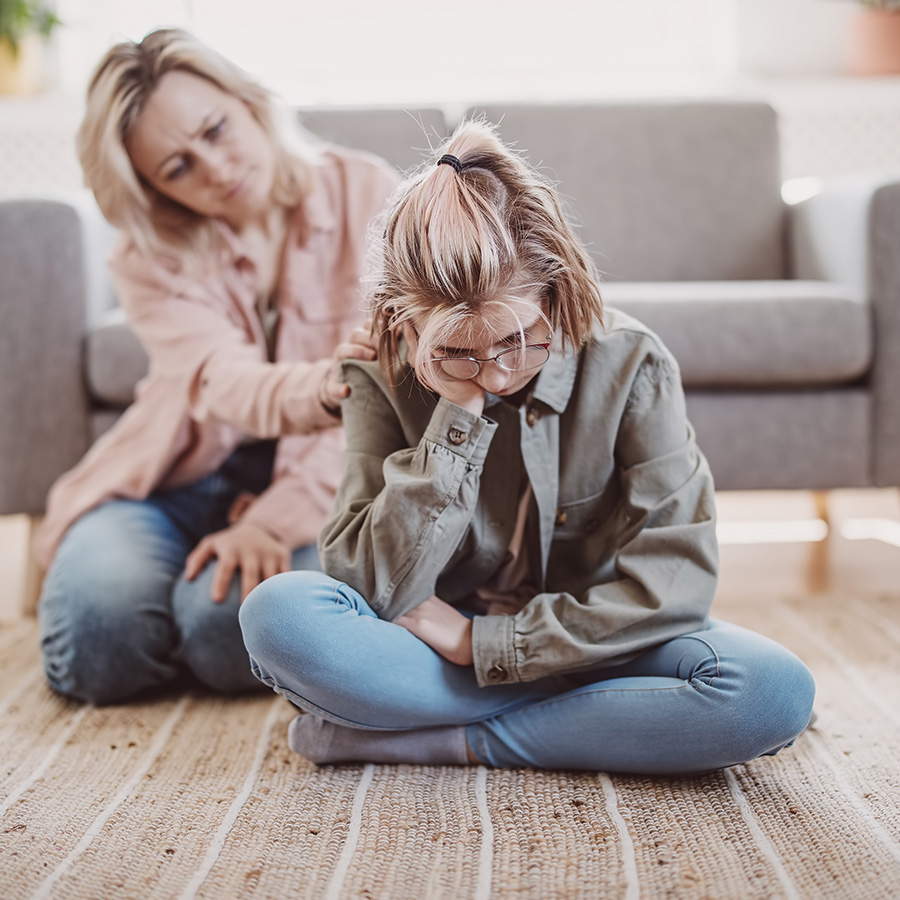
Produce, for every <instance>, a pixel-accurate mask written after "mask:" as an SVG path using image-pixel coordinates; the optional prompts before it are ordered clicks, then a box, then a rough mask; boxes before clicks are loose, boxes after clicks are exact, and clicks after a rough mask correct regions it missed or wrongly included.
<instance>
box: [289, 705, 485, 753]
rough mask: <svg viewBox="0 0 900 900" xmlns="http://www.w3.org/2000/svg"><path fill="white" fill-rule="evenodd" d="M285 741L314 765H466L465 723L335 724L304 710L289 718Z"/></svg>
mask: <svg viewBox="0 0 900 900" xmlns="http://www.w3.org/2000/svg"><path fill="white" fill-rule="evenodd" d="M288 744H289V745H290V748H291V750H293V751H294V752H295V753H299V754H300V755H301V756H303V757H305V758H306V759H308V760H309V761H310V762H314V763H316V764H317V765H327V764H329V763H343V762H373V763H412V764H414V765H433V766H465V765H469V758H468V755H467V754H466V729H465V726H464V725H449V726H446V727H443V728H417V729H413V730H411V731H374V730H372V729H369V728H348V727H347V726H346V725H335V724H334V722H328V721H326V720H325V719H322V718H320V717H319V716H314V715H311V714H306V715H302V716H297V718H296V719H294V720H293V722H291V724H290V726H289V727H288Z"/></svg>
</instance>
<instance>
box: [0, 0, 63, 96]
mask: <svg viewBox="0 0 900 900" xmlns="http://www.w3.org/2000/svg"><path fill="white" fill-rule="evenodd" d="M57 25H59V19H58V18H57V17H56V14H55V13H54V12H53V10H52V9H51V8H50V6H49V4H48V3H47V2H46V0H0V94H25V93H32V92H34V91H36V90H38V89H39V88H40V87H41V52H42V49H43V40H44V39H45V38H46V37H47V36H48V35H49V34H50V32H51V31H53V29H54V28H55V27H56V26H57Z"/></svg>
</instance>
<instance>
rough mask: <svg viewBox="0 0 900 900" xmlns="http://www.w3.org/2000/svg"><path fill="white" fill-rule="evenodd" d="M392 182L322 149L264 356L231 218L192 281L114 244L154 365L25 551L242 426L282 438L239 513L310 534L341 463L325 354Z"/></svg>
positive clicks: (207, 453)
mask: <svg viewBox="0 0 900 900" xmlns="http://www.w3.org/2000/svg"><path fill="white" fill-rule="evenodd" d="M396 181H397V176H396V173H395V172H394V170H393V169H391V168H390V167H389V166H388V165H387V164H386V163H383V162H382V161H381V160H379V159H377V158H375V157H372V156H369V155H368V154H364V153H360V152H356V151H350V150H345V149H342V148H337V147H330V148H328V149H327V150H325V151H323V152H322V153H321V155H320V159H319V163H318V166H317V178H316V181H315V185H314V187H313V190H312V192H311V193H310V194H309V195H308V196H307V197H306V198H305V199H304V201H303V202H302V203H301V204H300V206H299V207H298V209H297V212H296V215H295V216H294V218H293V220H292V222H291V225H290V229H289V232H288V236H287V243H286V247H285V254H284V261H283V268H282V272H281V279H280V282H279V294H278V303H279V309H280V320H279V327H278V336H277V344H276V348H275V362H274V363H270V362H268V360H267V358H266V342H265V337H264V334H263V330H262V327H261V325H260V322H259V318H258V315H257V313H256V310H255V301H256V296H257V293H258V292H257V287H256V271H255V268H254V266H253V264H252V263H251V262H250V260H249V259H247V257H246V256H245V255H244V253H243V251H242V247H241V243H240V241H239V239H238V238H237V237H236V236H235V235H234V233H233V232H231V231H230V229H228V228H227V226H225V225H224V224H223V225H222V234H223V237H224V242H223V250H222V253H221V255H220V257H219V258H218V259H215V260H210V262H209V265H208V266H207V267H206V274H205V275H203V276H202V277H194V278H187V277H185V276H184V275H182V274H180V273H179V272H177V271H174V270H173V269H172V268H169V267H166V266H165V265H164V264H162V263H161V262H160V261H159V260H157V259H154V258H150V257H148V256H147V255H145V254H143V253H141V252H140V251H139V250H138V249H137V248H136V247H135V245H134V243H133V242H132V241H130V240H128V239H125V238H122V239H120V242H119V243H118V245H117V246H116V248H115V249H114V251H113V254H112V256H111V258H110V269H111V272H112V276H113V281H114V283H115V286H116V289H117V293H118V296H119V300H120V302H121V304H122V307H123V309H124V311H125V314H126V316H127V318H128V321H129V323H130V325H131V327H132V328H133V329H134V331H135V333H136V334H137V336H138V338H139V339H140V341H141V343H142V344H143V345H144V347H145V348H146V350H147V353H148V355H149V357H150V370H149V372H148V374H147V376H146V378H144V379H143V380H142V381H141V383H140V384H139V385H138V388H137V391H136V398H135V401H134V403H133V404H132V405H131V406H130V407H129V408H128V409H127V410H126V412H125V413H124V415H123V416H122V417H121V418H120V419H119V420H118V421H117V422H116V424H115V425H114V426H113V428H112V429H111V430H110V431H108V432H107V433H106V434H104V435H103V436H102V437H101V438H100V439H99V440H98V441H97V442H96V443H95V444H94V445H93V446H92V447H91V449H90V450H89V451H88V453H87V454H86V455H85V457H84V458H83V459H82V460H81V462H79V463H78V465H77V466H75V468H74V469H72V470H71V471H69V472H67V473H66V474H65V475H63V476H62V477H61V478H59V479H58V480H57V482H56V483H55V484H54V485H53V487H52V489H51V491H50V495H49V497H48V500H47V514H46V517H45V519H44V522H43V525H42V526H41V529H40V531H39V532H38V535H37V539H36V541H35V548H34V549H35V554H36V556H37V558H38V560H39V561H40V562H41V563H42V564H44V565H45V566H46V565H48V564H49V562H50V560H51V559H52V557H53V554H54V553H55V551H56V548H57V546H58V545H59V541H60V540H61V538H62V536H63V534H64V533H65V531H66V529H67V528H68V527H69V526H70V525H71V524H72V522H74V521H75V520H76V519H77V518H78V517H79V516H81V515H82V514H84V513H85V512H87V511H88V510H89V509H92V508H93V507H95V506H97V505H99V504H100V503H102V502H104V501H105V500H108V499H110V498H112V497H128V498H135V499H143V498H145V497H146V496H147V495H148V494H150V492H151V491H153V490H154V489H155V488H157V487H177V486H179V485H184V484H189V483H191V482H192V481H195V480H197V479H199V478H202V477H203V476H205V475H208V474H209V473H210V472H213V471H215V469H217V468H218V467H219V465H221V463H222V462H224V460H225V459H226V458H227V457H228V455H229V454H230V453H231V452H232V451H233V450H234V449H235V447H236V446H237V445H238V444H239V443H240V441H241V439H242V438H243V436H244V435H247V434H249V435H253V436H256V437H260V438H274V437H280V440H279V442H278V448H277V451H276V455H275V471H274V476H273V481H272V484H271V485H270V486H269V488H268V489H267V490H266V491H265V492H264V493H262V494H261V495H260V496H259V497H258V498H257V499H256V500H255V501H254V502H253V504H252V505H251V506H250V508H249V509H248V510H247V512H246V513H245V517H246V518H247V519H248V520H250V521H255V522H258V523H259V524H260V525H261V526H263V527H264V528H265V529H266V530H267V531H269V532H271V533H272V534H274V535H276V536H278V537H279V538H281V539H282V540H283V541H284V542H285V543H286V544H288V545H289V546H290V547H299V546H302V545H303V544H308V543H312V542H313V541H315V539H316V536H317V534H318V532H319V529H320V528H321V526H322V525H323V524H324V522H325V519H326V517H327V515H328V514H329V512H330V510H331V504H332V501H333V499H334V494H335V491H336V489H337V486H338V484H339V482H340V477H341V470H342V467H343V452H342V451H343V429H341V428H335V427H332V426H334V424H335V420H334V418H333V417H332V416H331V415H330V414H329V413H328V412H327V411H326V410H325V409H324V408H323V407H322V405H321V403H320V402H319V400H318V386H319V382H320V379H321V378H322V375H323V371H324V370H325V369H327V368H328V366H329V364H330V360H329V359H327V357H328V356H329V354H330V353H331V352H332V350H333V349H334V347H335V346H336V345H337V344H338V343H339V342H340V341H341V340H342V339H343V338H344V337H346V336H347V334H348V333H349V331H350V330H352V328H353V327H354V326H355V325H357V324H359V323H360V322H361V321H362V320H363V318H364V311H363V308H362V293H361V289H360V283H359V279H360V276H361V275H362V274H363V270H364V265H365V258H366V249H367V240H366V238H367V226H368V224H369V222H370V220H371V219H372V218H373V216H375V215H376V214H377V213H378V212H380V210H381V209H382V207H383V206H384V203H385V201H386V199H387V197H388V195H389V194H390V192H391V191H392V189H393V187H394V186H395V184H396Z"/></svg>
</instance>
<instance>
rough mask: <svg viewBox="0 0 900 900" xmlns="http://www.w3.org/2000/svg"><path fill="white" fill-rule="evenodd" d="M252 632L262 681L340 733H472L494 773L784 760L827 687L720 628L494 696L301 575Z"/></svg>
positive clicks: (274, 585) (338, 591)
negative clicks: (449, 729)
mask: <svg viewBox="0 0 900 900" xmlns="http://www.w3.org/2000/svg"><path fill="white" fill-rule="evenodd" d="M240 623H241V628H242V630H243V633H244V640H245V643H246V645H247V649H248V651H249V653H250V657H251V663H252V667H253V671H254V672H255V673H256V675H257V677H258V678H259V679H260V680H261V681H262V682H264V683H265V684H267V685H269V687H271V688H273V689H274V690H275V691H277V692H278V693H280V694H283V695H284V696H285V697H287V698H288V699H289V700H291V701H292V702H293V703H295V704H296V705H298V706H300V707H301V708H303V709H305V710H308V711H310V712H313V713H315V714H316V715H319V716H322V717H323V718H325V719H328V720H330V721H332V722H337V723H341V724H343V725H349V726H353V727H356V728H375V729H386V730H398V729H410V728H429V727H435V726H446V725H460V724H463V725H466V726H467V729H466V734H467V740H468V744H469V747H470V749H471V751H472V752H473V753H474V755H475V756H476V757H477V758H478V759H479V760H480V761H481V762H482V763H485V764H487V765H491V766H499V767H515V766H531V767H540V768H549V769H563V768H568V769H590V770H605V771H613V772H631V773H641V774H675V773H694V772H702V771H707V770H710V769H717V768H721V767H723V766H730V765H734V764H736V763H742V762H746V761H748V760H751V759H754V758H755V757H757V756H760V755H771V754H774V753H777V752H778V751H779V750H781V749H782V748H783V747H786V746H788V745H790V744H791V743H792V742H793V740H794V738H795V737H796V736H797V735H798V734H799V733H800V732H801V731H802V730H803V729H804V728H805V727H806V725H807V723H808V721H809V718H810V714H811V711H812V702H813V694H814V692H815V688H814V685H813V680H812V676H811V675H810V673H809V671H808V670H807V668H806V667H805V666H804V665H803V663H802V662H801V661H800V660H799V659H797V657H796V656H794V655H793V654H792V653H790V652H789V651H788V650H786V649H785V648H784V647H781V646H780V645H778V644H776V643H775V642H774V641H771V640H769V639H767V638H765V637H762V636H761V635H758V634H755V633H753V632H751V631H747V630H746V629H743V628H739V627H738V626H736V625H729V624H727V623H724V622H712V623H710V625H709V627H708V628H707V629H705V630H703V631H698V632H696V633H694V634H686V635H683V636H681V637H678V638H675V639H674V640H671V641H668V642H667V643H664V644H661V645H659V646H656V647H654V648H651V649H650V650H648V651H646V652H645V653H643V654H642V655H641V656H640V657H638V658H637V659H635V660H633V661H632V662H630V663H627V664H625V665H621V666H615V667H609V668H603V669H596V670H594V671H592V672H580V673H577V674H576V675H569V676H564V677H563V676H556V677H548V678H544V679H541V680H539V681H533V682H528V683H519V684H510V685H500V686H494V687H484V688H480V687H478V685H477V682H476V679H475V674H474V670H473V668H472V667H471V666H457V665H454V664H453V663H450V662H448V661H447V660H445V659H444V658H443V657H441V656H440V655H438V654H437V653H435V652H434V651H433V650H432V649H431V648H430V647H429V646H428V645H427V644H425V643H423V642H422V641H420V640H419V639H418V638H416V637H414V636H413V635H412V634H411V633H410V632H408V631H407V630H406V629H404V628H402V627H401V626H399V625H394V624H393V623H391V622H387V621H385V620H383V619H379V618H378V617H377V616H376V614H375V613H374V612H373V611H372V609H371V608H370V607H369V605H368V604H367V603H366V601H365V600H364V599H363V598H362V597H361V596H360V595H359V594H358V593H357V592H356V591H354V590H353V589H352V588H350V587H349V586H348V585H346V584H341V583H339V582H337V581H335V580H334V579H332V578H329V577H328V576H326V575H322V574H320V573H314V572H290V573H286V574H283V575H276V576H275V577H274V578H270V579H268V580H267V581H265V582H264V583H263V584H261V585H260V586H259V587H257V588H256V589H255V590H254V591H252V592H251V594H250V596H249V597H248V598H247V600H246V601H245V602H244V604H243V606H242V607H241V610H240Z"/></svg>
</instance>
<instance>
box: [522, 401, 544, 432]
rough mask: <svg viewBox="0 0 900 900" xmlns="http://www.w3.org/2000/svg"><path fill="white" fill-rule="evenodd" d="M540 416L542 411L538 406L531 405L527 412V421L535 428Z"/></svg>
mask: <svg viewBox="0 0 900 900" xmlns="http://www.w3.org/2000/svg"><path fill="white" fill-rule="evenodd" d="M540 418H541V411H540V410H539V409H538V408H537V407H536V406H529V407H528V411H527V412H526V413H525V421H526V422H527V423H528V424H529V425H530V426H531V427H532V428H534V426H535V425H537V423H538V420H539V419H540Z"/></svg>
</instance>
